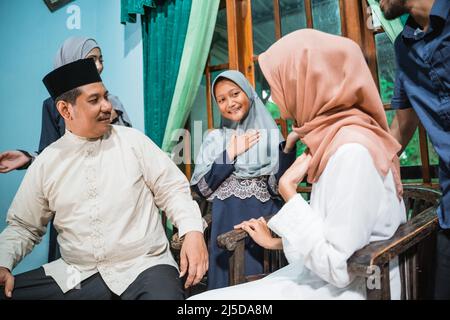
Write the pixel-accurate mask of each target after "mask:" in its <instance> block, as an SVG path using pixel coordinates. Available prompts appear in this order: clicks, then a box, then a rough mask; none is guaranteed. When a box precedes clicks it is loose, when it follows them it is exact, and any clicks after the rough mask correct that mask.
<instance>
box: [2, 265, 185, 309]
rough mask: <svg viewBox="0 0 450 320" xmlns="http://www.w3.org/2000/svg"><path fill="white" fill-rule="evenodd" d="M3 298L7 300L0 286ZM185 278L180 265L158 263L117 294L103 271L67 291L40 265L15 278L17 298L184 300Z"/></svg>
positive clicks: (15, 296)
mask: <svg viewBox="0 0 450 320" xmlns="http://www.w3.org/2000/svg"><path fill="white" fill-rule="evenodd" d="M0 290H1V292H0V300H6V297H5V292H4V288H3V287H0ZM184 298H185V296H184V291H183V284H182V279H180V278H179V274H178V271H177V269H176V268H174V267H173V266H170V265H157V266H154V267H151V268H149V269H147V270H145V271H144V272H142V273H141V274H140V275H139V276H138V277H137V278H136V280H135V281H134V282H133V283H132V284H131V285H130V286H129V287H128V288H127V289H126V290H125V292H123V293H122V295H120V296H117V295H116V294H114V293H113V292H112V291H111V290H110V289H109V288H108V286H107V285H106V283H105V282H104V281H103V279H102V277H101V276H100V274H99V273H96V274H95V275H93V276H92V277H90V278H88V279H86V280H84V281H83V282H81V286H80V289H72V290H70V291H68V292H66V293H63V292H62V291H61V289H60V288H59V286H58V285H57V284H56V282H55V281H54V280H53V278H52V277H48V276H46V275H45V271H44V269H43V268H42V267H41V268H38V269H35V270H32V271H29V272H25V273H22V274H19V275H17V276H16V277H15V285H14V291H13V294H12V299H13V300H183V299H184Z"/></svg>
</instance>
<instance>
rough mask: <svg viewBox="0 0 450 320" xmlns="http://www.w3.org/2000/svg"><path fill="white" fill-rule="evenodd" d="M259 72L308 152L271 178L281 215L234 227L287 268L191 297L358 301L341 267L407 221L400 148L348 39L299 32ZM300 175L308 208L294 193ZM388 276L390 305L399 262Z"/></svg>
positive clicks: (359, 285) (360, 287)
mask: <svg viewBox="0 0 450 320" xmlns="http://www.w3.org/2000/svg"><path fill="white" fill-rule="evenodd" d="M259 64H260V66H261V70H262V72H263V74H264V76H265V78H266V79H267V81H268V83H269V85H270V88H271V93H272V98H273V100H274V101H275V103H276V104H277V105H278V106H279V108H280V112H281V115H282V116H283V117H284V118H288V119H294V120H295V121H296V125H297V127H296V128H295V132H297V134H298V136H299V137H300V139H301V141H302V142H303V143H304V144H306V145H307V147H308V149H307V151H306V152H305V153H304V154H303V155H302V156H300V157H299V158H298V159H297V160H296V161H295V162H294V164H293V165H292V166H291V167H290V168H289V169H288V170H287V171H286V173H285V174H284V175H283V177H281V179H280V183H279V192H280V194H281V195H282V197H283V198H284V200H285V201H286V204H285V205H284V206H283V208H282V209H281V210H280V211H279V212H278V213H277V214H276V215H275V216H274V217H273V218H272V219H271V220H270V221H269V223H268V224H266V222H265V221H264V220H263V219H258V220H250V221H245V222H243V223H241V224H239V225H238V226H237V228H242V229H244V230H246V231H247V232H248V233H249V235H250V236H251V237H252V238H253V239H254V240H255V241H256V242H257V243H259V244H260V245H262V246H264V247H266V248H269V249H280V248H283V250H284V253H285V255H286V257H287V259H288V262H289V265H288V266H286V267H284V268H282V269H280V270H278V271H277V272H274V273H272V274H271V275H269V276H267V277H266V278H263V279H262V280H259V281H255V282H251V283H246V284H242V285H238V286H235V287H231V288H226V289H222V290H215V291H212V292H209V293H205V294H202V295H199V296H196V298H198V299H364V298H365V293H366V282H365V279H362V278H355V276H354V275H352V274H351V273H349V272H348V270H347V260H348V259H349V258H350V257H351V256H352V255H353V253H354V252H355V251H357V250H359V249H361V248H362V247H364V246H365V245H367V244H368V243H370V242H372V241H378V240H385V239H388V238H390V237H391V236H392V235H393V234H394V233H395V231H396V230H397V228H398V226H399V225H400V224H401V223H403V222H405V220H406V217H405V207H404V204H403V201H402V200H401V194H402V187H401V181H400V176H399V165H398V158H397V155H396V154H397V152H398V151H399V150H400V145H399V144H398V143H397V142H396V141H395V140H394V138H393V137H392V136H391V135H389V132H388V125H387V121H386V116H385V113H384V110H383V105H382V102H381V100H380V97H379V94H378V91H377V88H376V85H375V83H374V81H373V79H372V75H371V73H370V71H369V68H368V67H367V64H366V61H365V59H364V56H363V55H362V52H361V50H360V48H359V46H358V45H357V44H356V43H354V42H353V41H351V40H349V39H346V38H343V37H338V36H334V35H329V34H326V33H322V32H319V31H315V30H311V29H304V30H300V31H296V32H293V33H291V34H289V35H287V36H285V37H283V38H281V39H280V40H279V41H277V42H276V43H275V44H273V45H272V46H271V47H270V48H269V49H268V50H267V51H266V52H264V53H263V54H261V55H260V56H259ZM306 175H307V177H308V181H309V182H310V183H312V184H313V186H312V192H311V201H310V203H307V202H306V201H305V200H304V199H303V198H302V197H301V195H299V194H297V193H296V187H297V185H298V183H299V182H301V181H302V180H303V178H304V177H305V176H306ZM269 228H270V229H271V230H272V231H274V232H275V233H276V234H277V235H279V236H280V237H281V238H273V237H272V236H271V234H270V232H269ZM390 269H391V273H390V274H391V279H390V281H391V282H390V283H391V297H392V298H393V299H399V298H400V275H399V270H398V261H397V262H394V263H391V265H390Z"/></svg>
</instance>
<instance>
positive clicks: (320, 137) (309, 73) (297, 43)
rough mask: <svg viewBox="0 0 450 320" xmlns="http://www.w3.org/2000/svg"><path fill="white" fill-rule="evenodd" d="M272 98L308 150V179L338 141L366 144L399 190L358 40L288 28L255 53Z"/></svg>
mask: <svg viewBox="0 0 450 320" xmlns="http://www.w3.org/2000/svg"><path fill="white" fill-rule="evenodd" d="M258 60H259V65H260V67H261V70H262V72H263V73H264V76H265V78H266V79H267V81H268V83H269V85H270V89H271V93H272V99H273V100H274V102H275V103H276V104H277V105H278V107H279V108H280V112H281V115H282V116H283V117H284V118H289V119H295V120H296V123H297V128H295V129H294V130H295V131H296V132H297V133H298V134H299V136H300V139H301V141H302V142H303V143H304V144H306V145H307V147H308V149H309V153H310V154H311V156H312V159H311V162H310V166H309V169H308V182H309V183H314V182H316V181H317V180H318V179H319V177H320V175H321V174H322V172H323V170H324V169H325V167H326V164H327V162H328V160H329V159H330V157H331V156H332V155H333V154H334V152H335V151H336V150H337V149H338V148H339V147H340V146H341V145H343V144H346V143H360V144H362V145H363V146H365V147H366V148H367V149H368V150H369V152H370V154H371V156H372V158H373V160H374V164H375V166H376V168H377V169H378V171H379V172H380V174H381V175H383V176H386V175H387V173H388V172H389V169H391V170H392V173H393V176H394V180H395V183H396V188H397V193H398V195H399V197H400V196H401V194H402V184H401V180H400V166H399V160H398V157H397V152H398V151H399V150H400V148H401V146H400V144H399V143H398V142H397V141H396V140H395V139H394V138H393V137H392V136H391V135H390V134H389V127H388V124H387V120H386V114H385V112H384V109H383V104H382V102H381V99H380V96H379V93H378V90H377V87H376V85H375V83H374V81H373V78H372V75H371V73H370V71H369V68H368V66H367V64H366V61H365V59H364V56H363V55H362V52H361V50H360V48H359V46H358V45H357V44H356V43H355V42H353V41H352V40H350V39H347V38H344V37H339V36H334V35H330V34H327V33H323V32H320V31H317V30H312V29H303V30H298V31H295V32H292V33H290V34H288V35H286V36H284V37H283V38H281V39H280V40H278V41H277V42H275V43H274V44H273V45H272V46H271V47H270V48H269V49H268V50H267V51H266V52H264V53H262V54H261V55H260V56H259V59H258Z"/></svg>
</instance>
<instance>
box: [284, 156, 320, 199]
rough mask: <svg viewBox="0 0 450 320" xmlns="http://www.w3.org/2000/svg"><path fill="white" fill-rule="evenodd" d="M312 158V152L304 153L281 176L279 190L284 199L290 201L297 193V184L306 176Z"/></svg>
mask: <svg viewBox="0 0 450 320" xmlns="http://www.w3.org/2000/svg"><path fill="white" fill-rule="evenodd" d="M311 158H312V157H311V155H310V154H306V153H303V154H302V155H301V156H300V157H298V158H297V160H295V162H294V163H293V164H292V165H291V166H290V167H289V169H287V170H286V172H285V173H284V174H283V176H282V177H281V178H280V182H279V183H278V192H279V193H280V194H281V196H282V197H283V199H284V201H286V202H288V201H289V200H290V199H291V198H292V197H293V196H295V195H296V194H297V186H298V184H299V183H300V182H301V181H302V180H303V178H304V177H305V175H306V172H307V171H308V168H309V163H310V162H311Z"/></svg>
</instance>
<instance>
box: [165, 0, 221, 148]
mask: <svg viewBox="0 0 450 320" xmlns="http://www.w3.org/2000/svg"><path fill="white" fill-rule="evenodd" d="M219 2H220V0H208V1H205V0H192V7H191V14H190V18H189V26H188V30H187V36H186V42H185V46H184V50H183V56H182V58H181V64H180V70H179V72H178V79H177V82H176V86H175V91H174V93H173V99H172V103H171V106H170V113H169V118H168V120H167V126H166V130H165V134H164V141H163V145H162V149H163V150H164V151H169V152H170V151H171V150H172V148H173V147H174V145H175V144H176V143H177V141H178V139H176V138H175V139H174V138H173V136H172V135H173V134H174V133H175V130H177V129H179V128H184V125H185V123H186V121H187V119H188V116H189V113H190V112H191V109H192V104H193V102H194V100H195V96H196V94H197V90H198V88H199V86H200V82H201V79H202V75H203V71H204V69H205V64H206V60H207V58H208V53H209V49H210V47H211V41H212V37H213V33H214V28H215V25H216V18H217V13H218V11H219Z"/></svg>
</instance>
